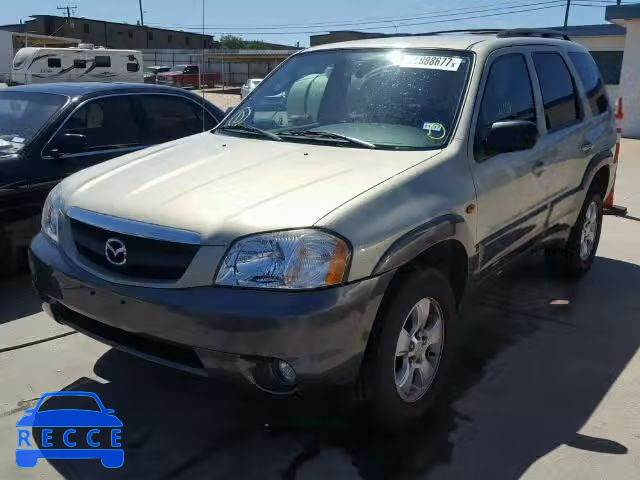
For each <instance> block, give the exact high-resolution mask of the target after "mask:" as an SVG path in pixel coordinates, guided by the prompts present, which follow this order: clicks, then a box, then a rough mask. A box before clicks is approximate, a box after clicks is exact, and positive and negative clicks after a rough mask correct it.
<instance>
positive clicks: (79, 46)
mask: <svg viewBox="0 0 640 480" xmlns="http://www.w3.org/2000/svg"><path fill="white" fill-rule="evenodd" d="M78 48H86V49H87V50H93V49H94V48H95V45H94V44H93V43H81V44H79V45H78Z"/></svg>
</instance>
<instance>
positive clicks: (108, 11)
mask: <svg viewBox="0 0 640 480" xmlns="http://www.w3.org/2000/svg"><path fill="white" fill-rule="evenodd" d="M203 1H204V11H205V15H204V23H205V29H206V32H207V33H208V34H211V35H214V36H215V37H218V36H220V35H221V34H224V33H225V32H227V33H234V34H235V33H239V34H240V36H242V37H243V38H246V39H249V40H264V41H270V42H275V43H284V44H290V45H295V44H296V42H300V46H307V45H308V44H309V35H310V33H322V32H326V31H329V30H363V31H377V32H385V33H393V32H396V31H397V32H401V33H417V32H428V31H435V30H448V29H460V28H515V27H549V26H557V25H562V23H563V21H564V11H565V6H564V2H563V1H562V0H558V1H555V2H553V1H552V0H551V1H550V0H493V1H491V0H455V1H454V0H445V1H434V0H431V1H425V0H384V1H382V0H321V1H317V2H309V1H304V0H271V1H267V0H241V1H236V2H231V1H220V0H142V2H143V12H144V21H145V24H147V25H150V26H157V27H166V28H173V29H176V30H190V31H202V23H203V16H202V6H203ZM2 3H3V5H2V8H1V9H0V24H7V23H18V22H20V19H22V20H27V19H28V18H29V15H34V14H48V15H61V14H64V12H62V11H59V10H57V9H56V7H59V6H65V5H67V4H69V5H77V7H78V8H77V11H76V13H75V16H78V17H87V18H95V19H101V20H111V21H117V22H126V23H131V24H135V23H136V21H138V20H139V18H140V12H139V8H138V0H108V1H104V0H75V1H70V2H66V0H54V1H52V0H20V1H9V0H4V1H3V2H2ZM623 3H628V2H623ZM629 3H630V2H629ZM605 4H608V5H611V4H615V1H613V0H573V5H572V6H571V10H570V16H569V25H586V24H598V23H606V22H605V20H604V13H605V7H604V5H605ZM587 5H588V6H587ZM514 11H515V12H514ZM518 11H519V12H518ZM505 12H508V13H509V14H507V15H495V14H496V13H505ZM488 15H494V16H490V17H489V16H488ZM471 17H476V18H471ZM374 21H375V22H374ZM367 22H368V23H367ZM329 24H341V25H333V26H332V25H329ZM257 29H260V30H257Z"/></svg>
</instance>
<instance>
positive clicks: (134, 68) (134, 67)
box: [127, 62, 140, 72]
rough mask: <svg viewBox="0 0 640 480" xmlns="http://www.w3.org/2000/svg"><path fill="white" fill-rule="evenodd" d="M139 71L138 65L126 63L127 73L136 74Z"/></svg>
mask: <svg viewBox="0 0 640 480" xmlns="http://www.w3.org/2000/svg"><path fill="white" fill-rule="evenodd" d="M139 70H140V65H139V64H138V63H135V62H129V63H127V72H137V71H139Z"/></svg>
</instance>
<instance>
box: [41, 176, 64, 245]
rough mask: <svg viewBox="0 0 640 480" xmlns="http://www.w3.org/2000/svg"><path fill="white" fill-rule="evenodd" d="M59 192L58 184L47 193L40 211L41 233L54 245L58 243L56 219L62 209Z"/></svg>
mask: <svg viewBox="0 0 640 480" xmlns="http://www.w3.org/2000/svg"><path fill="white" fill-rule="evenodd" d="M61 191H62V189H61V186H60V184H58V185H56V186H55V187H54V188H53V190H51V192H49V195H48V196H47V199H46V200H45V202H44V208H43V209H42V231H43V232H44V233H45V234H46V235H47V236H48V237H49V238H50V239H51V240H53V241H54V242H56V243H58V219H59V217H60V209H61V207H62V203H61V202H62V198H61V196H60V192H61Z"/></svg>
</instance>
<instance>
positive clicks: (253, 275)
mask: <svg viewBox="0 0 640 480" xmlns="http://www.w3.org/2000/svg"><path fill="white" fill-rule="evenodd" d="M350 255H351V252H350V251H349V246H348V245H347V243H346V242H345V241H344V240H342V239H341V238H338V237H336V236H334V235H331V234H330V233H327V232H324V231H322V230H315V229H304V230H285V231H280V232H273V233H263V234H258V235H253V236H250V237H246V238H242V239H240V240H237V241H236V242H235V243H234V244H233V245H232V246H231V248H230V249H229V251H228V252H227V255H226V256H225V258H224V260H223V261H222V264H221V266H220V269H219V271H218V276H217V278H216V284H218V285H229V286H238V287H253V288H257V287H259V288H282V289H303V288H318V287H326V286H329V285H336V284H339V283H341V282H342V281H343V280H344V278H345V275H346V272H347V267H348V264H349V258H350Z"/></svg>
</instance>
